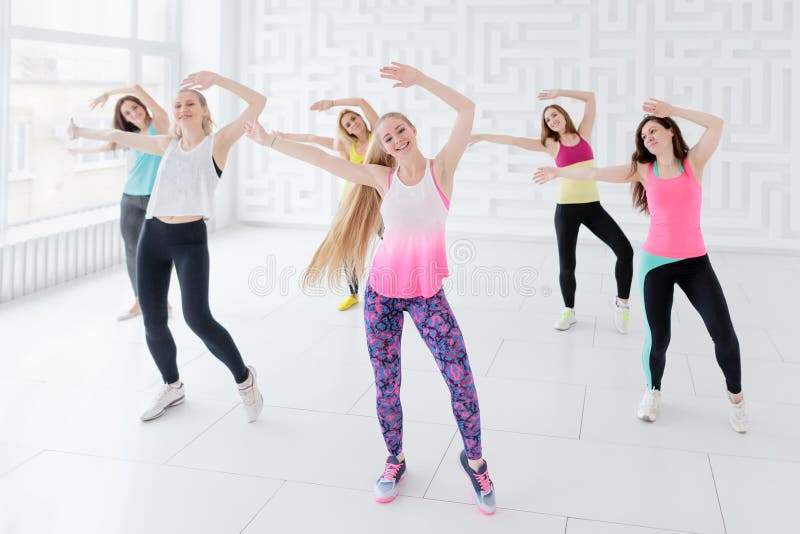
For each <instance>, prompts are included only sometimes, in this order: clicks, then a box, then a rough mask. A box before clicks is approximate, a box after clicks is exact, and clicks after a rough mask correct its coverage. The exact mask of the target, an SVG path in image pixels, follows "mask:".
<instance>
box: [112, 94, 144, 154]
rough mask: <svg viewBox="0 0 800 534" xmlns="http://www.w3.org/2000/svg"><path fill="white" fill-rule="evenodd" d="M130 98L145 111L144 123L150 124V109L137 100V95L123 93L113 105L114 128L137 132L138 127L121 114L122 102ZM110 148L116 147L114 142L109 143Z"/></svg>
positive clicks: (114, 148)
mask: <svg viewBox="0 0 800 534" xmlns="http://www.w3.org/2000/svg"><path fill="white" fill-rule="evenodd" d="M128 100H130V101H131V102H133V103H135V104H137V105H139V106H140V107H141V108H142V109H143V110H144V112H145V119H144V120H145V123H146V124H147V126H150V122H152V120H153V118H152V117H151V116H150V110H149V109H147V106H145V105H144V102H142V101H141V100H139V98H138V97H135V96H133V95H125V96H123V97H122V98H120V99H119V100H117V104H116V105H115V106H114V123H113V124H114V129H115V130H122V131H123V132H134V133H139V132H140V130H139V127H138V126H136V125H135V124H133V123H132V122H131V121H129V120H128V119H126V118H125V115H123V114H122V104H124V103H125V102H126V101H128ZM111 148H112V150H116V149H117V144H116V143H111Z"/></svg>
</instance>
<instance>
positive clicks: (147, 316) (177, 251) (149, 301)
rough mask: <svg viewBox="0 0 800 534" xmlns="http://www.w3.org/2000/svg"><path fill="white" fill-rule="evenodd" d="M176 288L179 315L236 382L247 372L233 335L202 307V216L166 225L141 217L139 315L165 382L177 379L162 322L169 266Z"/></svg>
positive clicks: (204, 258)
mask: <svg viewBox="0 0 800 534" xmlns="http://www.w3.org/2000/svg"><path fill="white" fill-rule="evenodd" d="M173 262H174V264H175V270H176V272H177V273H178V283H180V286H181V303H182V305H183V317H184V319H185V320H186V324H187V325H189V328H191V329H192V331H193V332H194V333H195V334H197V336H198V337H199V338H200V339H202V340H203V343H205V345H206V347H208V350H210V351H211V353H212V354H213V355H214V356H216V357H217V359H218V360H219V361H221V362H222V363H224V364H225V365H226V366H227V367H228V369H230V371H231V373H232V374H233V378H234V379H235V380H236V382H237V383H242V382H244V381H245V380H247V377H248V375H249V371H248V369H247V366H245V364H244V361H243V360H242V355H241V354H239V349H237V348H236V344H235V343H234V342H233V338H232V337H231V335H230V334H229V333H228V331H227V330H225V328H223V327H222V325H221V324H219V323H218V322H217V321H216V320H214V317H212V316H211V310H210V309H209V307H208V280H209V272H208V267H209V257H208V240H207V236H206V223H205V222H204V221H202V220H199V221H194V222H190V223H184V224H167V223H165V222H162V221H160V220H158V219H155V218H154V219H147V220H146V221H145V223H144V226H143V227H142V233H141V235H140V236H139V248H138V250H137V254H136V271H137V276H136V279H137V283H138V286H139V305H140V306H141V308H142V315H143V317H144V328H145V334H146V337H147V346H148V347H149V348H150V353H151V354H152V355H153V359H154V360H155V362H156V366H157V367H158V370H159V371H160V372H161V377H162V378H163V379H164V383H165V384H171V383H173V382H177V381H178V378H179V377H178V364H177V349H176V347H175V340H174V339H173V338H172V333H171V332H170V331H169V327H168V326H167V293H168V291H169V281H170V276H171V274H172V264H173Z"/></svg>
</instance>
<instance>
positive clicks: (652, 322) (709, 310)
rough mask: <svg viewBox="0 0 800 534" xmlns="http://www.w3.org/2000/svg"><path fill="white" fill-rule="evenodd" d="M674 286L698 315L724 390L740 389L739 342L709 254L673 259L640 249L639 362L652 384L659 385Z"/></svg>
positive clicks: (653, 386)
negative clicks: (641, 330) (641, 336)
mask: <svg viewBox="0 0 800 534" xmlns="http://www.w3.org/2000/svg"><path fill="white" fill-rule="evenodd" d="M675 284H677V285H678V287H680V288H681V289H682V290H683V292H684V293H685V294H686V296H687V297H688V298H689V302H690V303H691V304H692V306H694V308H695V309H696V310H697V311H698V312H699V313H700V317H702V319H703V323H705V325H706V328H707V329H708V333H709V334H711V339H712V340H713V341H714V353H715V355H716V357H717V363H718V364H719V366H720V368H721V369H722V372H723V374H724V375H725V383H726V384H727V386H728V391H729V392H731V393H739V392H741V391H742V366H741V360H740V357H739V340H738V339H737V338H736V332H735V331H734V330H733V323H732V322H731V314H730V312H729V311H728V303H727V302H726V301H725V295H723V293H722V287H721V286H720V284H719V280H718V279H717V275H716V274H715V273H714V269H713V268H712V267H711V261H709V259H708V255H707V254H706V255H703V256H698V257H696V258H687V259H675V258H662V257H660V256H654V255H652V254H648V253H647V252H644V251H643V252H642V260H641V268H640V273H639V285H640V289H641V292H642V302H643V303H644V313H645V321H646V332H645V334H646V337H645V346H644V351H643V353H642V364H643V366H644V372H645V375H646V376H647V385H648V387H650V388H654V389H659V390H660V389H661V377H662V376H663V375H664V366H665V364H666V354H667V347H668V346H669V340H670V315H671V312H672V296H673V292H674V288H675Z"/></svg>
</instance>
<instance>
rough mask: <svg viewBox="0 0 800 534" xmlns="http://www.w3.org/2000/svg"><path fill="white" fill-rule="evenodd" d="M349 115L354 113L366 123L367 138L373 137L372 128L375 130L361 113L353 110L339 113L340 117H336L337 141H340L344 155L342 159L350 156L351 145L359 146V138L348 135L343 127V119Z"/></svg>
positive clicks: (346, 109)
mask: <svg viewBox="0 0 800 534" xmlns="http://www.w3.org/2000/svg"><path fill="white" fill-rule="evenodd" d="M348 113H352V114H354V115H355V116H357V117H358V118H359V119H361V120H362V121H364V126H366V128H367V138H369V137H370V136H371V135H372V129H371V128H374V127H373V126H372V125H370V123H368V122H367V119H365V118H364V117H363V116H362V115H361V114H360V113H357V112H355V111H353V110H352V109H348V108H344V109H343V110H341V111H340V112H339V116H338V117H336V139H337V140H338V141H339V148H341V150H340V152H341V154H342V157H343V158H345V159H346V158H347V157H348V156H349V154H350V145H351V143H356V144H358V137H357V136H355V135H350V134H349V133H347V130H345V129H344V126H342V118H343V117H344V116H345V115H347V114H348Z"/></svg>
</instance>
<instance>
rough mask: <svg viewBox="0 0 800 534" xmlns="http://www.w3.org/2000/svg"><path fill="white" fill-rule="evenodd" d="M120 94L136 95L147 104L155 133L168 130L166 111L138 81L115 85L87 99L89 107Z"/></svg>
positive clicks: (102, 104) (102, 103)
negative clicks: (130, 83) (120, 85)
mask: <svg viewBox="0 0 800 534" xmlns="http://www.w3.org/2000/svg"><path fill="white" fill-rule="evenodd" d="M120 94H134V95H136V96H137V97H138V98H139V100H141V101H142V103H143V104H144V105H145V106H147V109H149V110H150V113H151V114H152V118H153V128H155V130H156V133H157V134H161V135H164V134H167V133H168V132H169V115H167V111H166V110H165V109H164V108H162V107H161V106H160V105H159V104H158V102H156V101H155V99H154V98H153V97H152V96H150V93H148V92H147V91H145V90H144V88H143V87H142V86H141V85H139V84H138V83H137V84H134V85H130V86H124V87H116V88H114V89H110V90H108V91H106V92H105V93H103V94H102V95H100V96H98V97H95V98H93V99H91V100H90V101H89V109H94V108H96V107H97V106H100V107H103V106H104V105H105V103H106V102H107V101H108V97H109V96H111V95H120ZM145 133H146V132H145Z"/></svg>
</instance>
